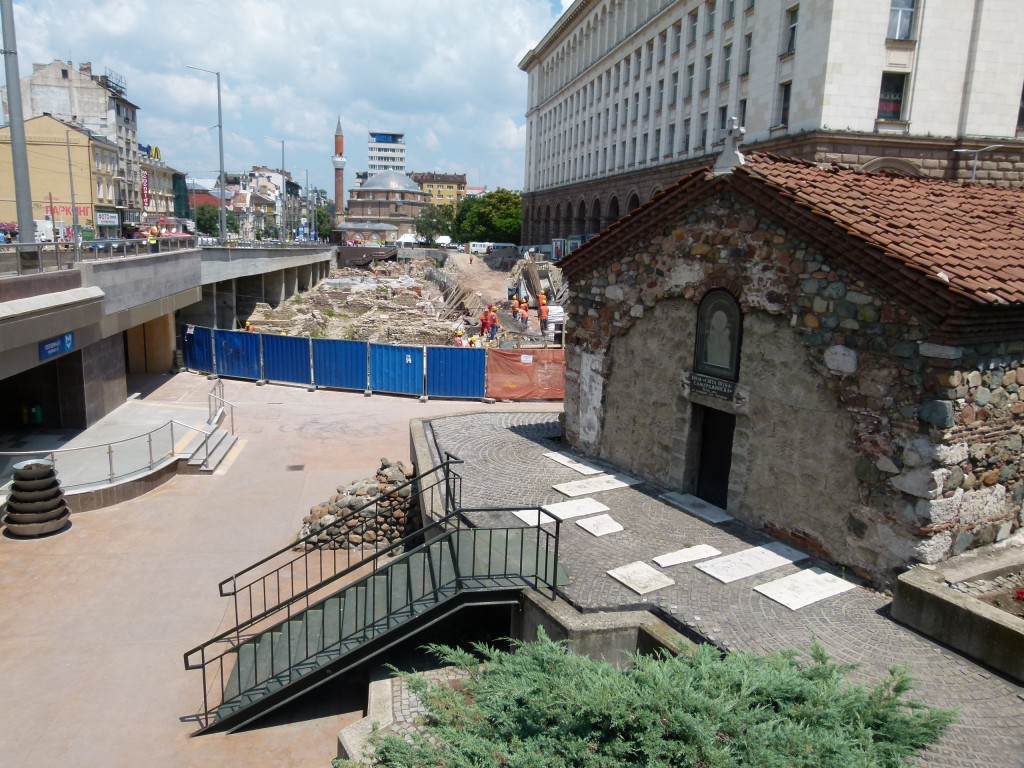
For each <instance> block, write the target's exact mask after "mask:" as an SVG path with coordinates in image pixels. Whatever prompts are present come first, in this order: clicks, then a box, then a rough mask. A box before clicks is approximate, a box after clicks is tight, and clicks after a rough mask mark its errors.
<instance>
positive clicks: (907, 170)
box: [860, 157, 922, 176]
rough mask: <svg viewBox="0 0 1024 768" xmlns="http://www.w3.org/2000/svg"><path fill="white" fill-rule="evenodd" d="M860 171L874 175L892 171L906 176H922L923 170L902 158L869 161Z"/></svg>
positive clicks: (878, 158)
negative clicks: (879, 172)
mask: <svg viewBox="0 0 1024 768" xmlns="http://www.w3.org/2000/svg"><path fill="white" fill-rule="evenodd" d="M860 170H862V171H867V172H868V173H874V172H876V171H892V172H894V173H901V174H904V175H906V176H921V175H922V174H921V169H920V168H918V167H917V166H916V165H914V164H913V163H912V162H910V161H909V160H904V159H903V158H900V157H876V158H875V159H874V160H868V161H867V162H866V163H864V165H862V166H861V167H860Z"/></svg>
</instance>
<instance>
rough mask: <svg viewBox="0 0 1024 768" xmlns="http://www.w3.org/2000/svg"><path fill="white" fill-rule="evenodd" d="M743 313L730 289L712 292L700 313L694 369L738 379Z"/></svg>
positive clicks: (702, 303) (731, 379) (712, 374)
mask: <svg viewBox="0 0 1024 768" xmlns="http://www.w3.org/2000/svg"><path fill="white" fill-rule="evenodd" d="M742 330H743V315H742V313H741V312H740V307H739V304H737V303H736V299H734V298H733V297H732V296H731V295H730V294H729V293H728V292H727V291H711V292H710V293H709V294H708V295H707V296H705V297H704V300H703V301H702V302H701V305H700V309H699V310H698V314H697V349H696V359H695V360H694V370H696V371H697V372H699V373H703V374H706V375H708V376H716V377H718V378H722V379H728V380H729V381H736V380H737V378H738V376H739V352H740V341H741V337H742Z"/></svg>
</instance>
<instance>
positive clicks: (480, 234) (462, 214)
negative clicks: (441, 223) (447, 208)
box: [452, 197, 488, 243]
mask: <svg viewBox="0 0 1024 768" xmlns="http://www.w3.org/2000/svg"><path fill="white" fill-rule="evenodd" d="M482 209H483V198H482V197H467V198H465V199H464V200H462V201H461V202H460V203H459V207H458V210H456V212H455V218H454V221H453V223H452V229H453V230H454V232H455V234H454V235H452V237H454V238H455V239H456V240H458V241H459V242H463V243H468V242H470V241H472V240H487V239H488V238H487V223H486V221H485V220H484V218H483V214H482Z"/></svg>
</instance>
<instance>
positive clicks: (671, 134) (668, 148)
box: [665, 123, 676, 157]
mask: <svg viewBox="0 0 1024 768" xmlns="http://www.w3.org/2000/svg"><path fill="white" fill-rule="evenodd" d="M675 151H676V124H675V123H672V124H671V125H669V127H668V141H667V142H666V143H665V157H671V156H672V155H673V154H674V153H675Z"/></svg>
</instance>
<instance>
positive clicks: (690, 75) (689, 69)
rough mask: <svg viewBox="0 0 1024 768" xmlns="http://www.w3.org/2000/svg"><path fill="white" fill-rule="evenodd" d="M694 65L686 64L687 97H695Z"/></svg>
mask: <svg viewBox="0 0 1024 768" xmlns="http://www.w3.org/2000/svg"><path fill="white" fill-rule="evenodd" d="M693 73H694V65H693V64H687V65H686V98H688V99H689V98H692V97H693V77H694V74H693Z"/></svg>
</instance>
